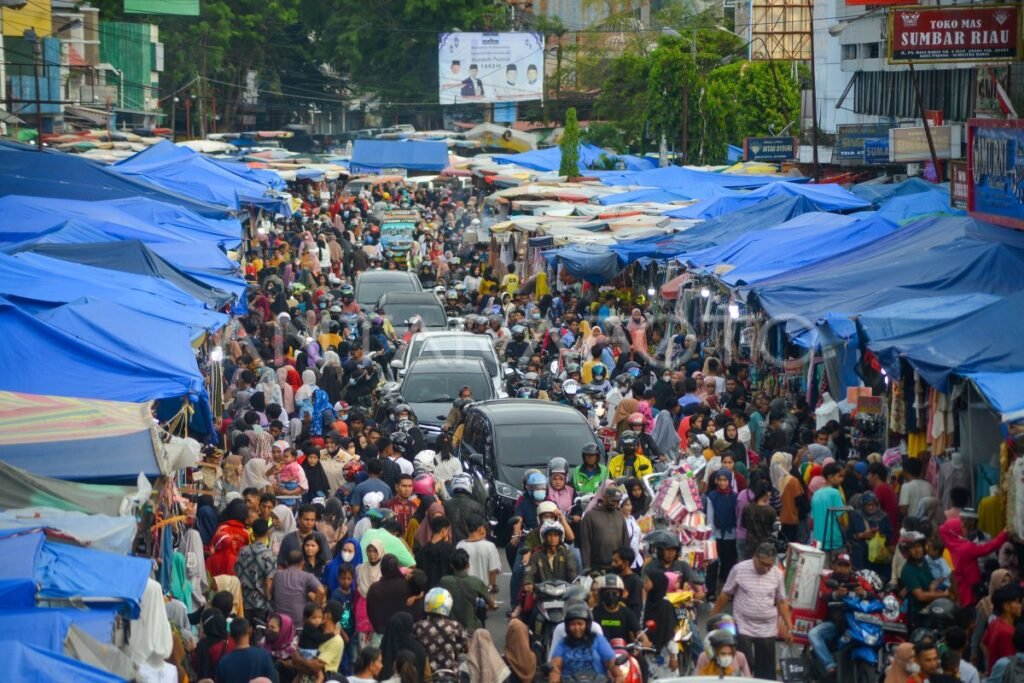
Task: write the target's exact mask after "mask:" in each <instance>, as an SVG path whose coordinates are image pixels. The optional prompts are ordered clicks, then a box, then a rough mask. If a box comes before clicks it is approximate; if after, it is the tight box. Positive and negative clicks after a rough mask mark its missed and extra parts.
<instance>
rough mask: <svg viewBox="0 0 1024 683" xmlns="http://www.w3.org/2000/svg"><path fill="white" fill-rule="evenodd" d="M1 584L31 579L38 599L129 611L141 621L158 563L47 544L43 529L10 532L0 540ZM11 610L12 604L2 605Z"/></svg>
mask: <svg viewBox="0 0 1024 683" xmlns="http://www.w3.org/2000/svg"><path fill="white" fill-rule="evenodd" d="M0 556H2V557H4V558H5V561H4V562H0V580H19V579H32V580H33V581H35V583H36V586H37V592H38V598H40V599H43V600H45V599H47V598H76V597H78V598H83V599H85V600H86V602H87V604H89V605H90V607H93V608H94V609H98V610H102V611H111V610H113V611H117V610H120V609H122V608H127V613H128V615H129V616H130V617H131V618H132V619H138V618H139V610H140V607H141V603H142V593H143V591H144V590H145V589H146V582H147V581H148V580H149V575H150V572H151V571H152V567H153V561H152V560H148V559H144V558H141V557H131V556H127V555H116V554H114V553H107V552H103V551H101V550H90V549H88V548H79V547H77V546H73V545H68V544H65V543H54V542H52V541H48V540H46V537H45V535H44V534H43V532H42V531H41V530H37V531H32V532H29V533H19V532H14V531H11V530H6V531H4V532H3V535H2V536H0ZM89 598H114V599H115V601H113V602H109V603H98V602H92V603H89V602H88V599H89ZM3 606H4V607H9V606H10V605H3Z"/></svg>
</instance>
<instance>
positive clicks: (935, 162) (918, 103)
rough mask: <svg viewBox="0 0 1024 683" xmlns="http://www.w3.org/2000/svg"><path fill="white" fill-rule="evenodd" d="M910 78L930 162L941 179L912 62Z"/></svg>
mask: <svg viewBox="0 0 1024 683" xmlns="http://www.w3.org/2000/svg"><path fill="white" fill-rule="evenodd" d="M910 80H912V81H913V82H914V93H915V94H916V95H917V108H918V110H919V111H920V112H921V120H922V121H923V122H924V136H925V137H926V138H927V139H928V151H929V152H930V153H931V155H932V164H933V165H934V166H935V174H936V175H937V176H938V178H939V180H942V169H940V168H939V155H938V154H936V153H935V141H934V140H932V127H931V126H930V125H929V124H928V116H927V114H925V111H924V98H923V97H921V82H920V81H918V80H917V72H916V71H914V63H913V62H910Z"/></svg>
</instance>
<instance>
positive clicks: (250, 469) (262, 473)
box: [239, 458, 274, 493]
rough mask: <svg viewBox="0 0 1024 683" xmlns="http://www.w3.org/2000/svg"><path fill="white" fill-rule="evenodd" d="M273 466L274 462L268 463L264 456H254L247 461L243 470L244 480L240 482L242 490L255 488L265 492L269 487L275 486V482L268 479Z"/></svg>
mask: <svg viewBox="0 0 1024 683" xmlns="http://www.w3.org/2000/svg"><path fill="white" fill-rule="evenodd" d="M273 466H274V465H273V463H270V464H268V463H267V461H266V460H264V459H263V458H253V459H252V460H250V461H249V462H247V463H245V469H243V470H242V480H241V482H239V486H240V488H241V490H242V491H244V490H245V489H248V488H254V489H256V490H257V491H259V492H260V493H263V492H264V491H265V490H267V489H268V488H269V487H273V484H272V483H271V482H270V480H269V479H267V472H269V471H270V470H271V468H273Z"/></svg>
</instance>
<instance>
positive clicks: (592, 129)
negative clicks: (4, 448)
mask: <svg viewBox="0 0 1024 683" xmlns="http://www.w3.org/2000/svg"><path fill="white" fill-rule="evenodd" d="M582 137H583V141H584V142H586V143H589V144H591V145H594V146H595V147H601V148H605V149H614V150H615V151H617V152H623V151H625V150H626V144H625V140H624V138H623V135H622V131H621V130H619V128H618V127H617V126H615V125H614V124H611V123H603V122H597V123H591V124H590V125H589V126H588V127H587V129H586V130H585V131H583V135H582ZM614 163H615V161H614V159H613V160H612V164H613V168H614Z"/></svg>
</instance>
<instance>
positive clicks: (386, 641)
mask: <svg viewBox="0 0 1024 683" xmlns="http://www.w3.org/2000/svg"><path fill="white" fill-rule="evenodd" d="M412 627H413V619H412V615H411V614H409V613H408V612H397V613H395V615H394V616H392V617H391V619H390V620H389V621H388V625H387V627H385V629H384V635H383V636H382V637H381V640H380V653H381V655H383V657H384V668H383V669H381V672H380V680H382V681H386V680H387V679H389V678H391V676H393V675H394V674H395V660H396V659H397V658H398V653H399V652H402V651H403V650H406V651H408V652H411V653H412V654H413V655H414V656H415V658H416V673H417V680H420V681H424V680H426V674H427V651H426V650H425V649H424V648H423V646H422V645H420V643H419V642H418V641H417V640H416V639H415V638H413V637H412ZM494 680H498V679H494Z"/></svg>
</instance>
